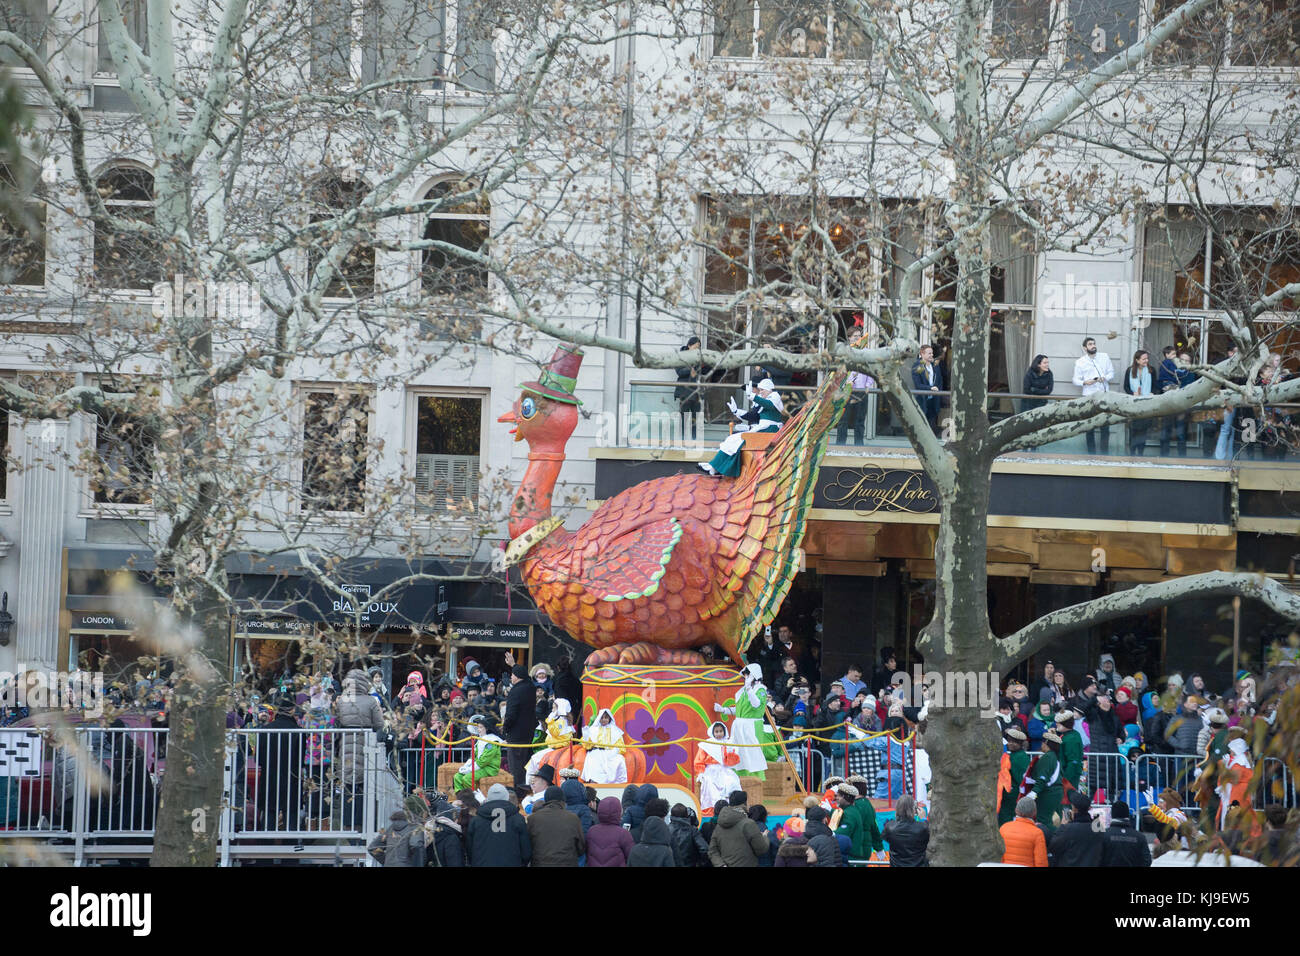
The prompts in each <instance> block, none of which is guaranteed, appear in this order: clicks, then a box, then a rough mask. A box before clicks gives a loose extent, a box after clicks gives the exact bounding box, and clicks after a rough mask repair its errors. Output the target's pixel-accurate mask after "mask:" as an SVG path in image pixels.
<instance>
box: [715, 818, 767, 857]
mask: <svg viewBox="0 0 1300 956" xmlns="http://www.w3.org/2000/svg"><path fill="white" fill-rule="evenodd" d="M767 851H768V840H767V834H766V833H764V832H763V828H762V827H760V826H759V825H758V824H757V823H755V822H754V821H753V820H751V819H750V818H749V816H748V814H746V813H745V811H744V810H742V809H741V808H739V807H724V808H723V809H722V812H721V813H719V814H718V823H717V826H715V827H714V828H713V838H712V839H711V840H710V841H709V861H710V862H711V863H712V864H713V865H714V866H758V858H759V857H760V856H762V855H764V854H765V853H767Z"/></svg>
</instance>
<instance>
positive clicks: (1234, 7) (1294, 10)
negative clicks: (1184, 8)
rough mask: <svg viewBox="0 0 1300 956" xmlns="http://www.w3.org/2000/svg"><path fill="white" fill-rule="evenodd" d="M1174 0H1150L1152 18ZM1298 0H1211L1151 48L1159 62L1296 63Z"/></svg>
mask: <svg viewBox="0 0 1300 956" xmlns="http://www.w3.org/2000/svg"><path fill="white" fill-rule="evenodd" d="M1180 5H1181V4H1180V2H1179V0H1156V3H1155V22H1157V23H1158V22H1159V21H1161V20H1163V19H1164V18H1165V17H1166V16H1168V15H1169V14H1170V13H1172V12H1173V11H1174V10H1176V9H1178V7H1179V6H1180ZM1298 44H1300V0H1250V2H1248V3H1242V2H1224V3H1220V4H1212V5H1211V6H1210V7H1209V8H1208V9H1206V10H1204V11H1203V12H1202V13H1201V14H1200V15H1199V16H1198V17H1197V18H1196V19H1195V20H1194V21H1193V22H1192V23H1191V24H1189V25H1188V26H1187V27H1185V28H1184V29H1183V30H1182V31H1180V32H1179V33H1178V34H1177V35H1175V36H1174V37H1172V38H1170V39H1169V40H1167V41H1166V42H1165V43H1164V45H1163V46H1162V47H1161V48H1160V49H1159V50H1158V51H1157V52H1156V55H1155V59H1156V61H1157V62H1163V63H1183V64H1189V65H1195V66H1217V65H1231V66H1247V67H1248V66H1296V65H1300V52H1298V50H1297V45H1298Z"/></svg>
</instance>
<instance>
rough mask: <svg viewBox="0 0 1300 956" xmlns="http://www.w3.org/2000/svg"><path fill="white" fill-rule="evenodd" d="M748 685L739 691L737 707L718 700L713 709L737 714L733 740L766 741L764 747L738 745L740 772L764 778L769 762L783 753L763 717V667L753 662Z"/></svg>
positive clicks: (746, 680) (749, 667) (746, 670)
mask: <svg viewBox="0 0 1300 956" xmlns="http://www.w3.org/2000/svg"><path fill="white" fill-rule="evenodd" d="M741 673H742V674H744V677H745V686H744V687H742V688H741V689H740V692H739V693H738V694H736V700H735V706H734V707H723V706H722V705H721V704H714V705H713V709H714V710H715V711H717V712H718V713H719V714H735V716H736V719H735V720H733V721H732V722H731V742H732V745H733V746H734V745H738V744H763V746H762V747H753V746H748V747H746V746H737V747H736V750H737V751H738V752H739V754H740V763H738V764H737V765H736V767H735V770H736V773H738V774H741V775H744V774H750V775H751V776H755V777H758V778H759V779H760V780H762V779H763V777H764V775H765V774H766V772H767V762H768V761H769V760H775V759H776V758H777V755H778V753H779V748H778V747H777V746H776V743H775V742H774V741H775V738H774V737H773V736H772V733H771V732H770V731H769V730H767V729H766V728H765V727H764V725H763V721H764V720H765V719H766V717H767V688H766V687H764V686H763V668H762V667H760V666H759V665H758V664H750V665H749V666H748V667H746V668H745V669H744V670H743V671H742V672H741Z"/></svg>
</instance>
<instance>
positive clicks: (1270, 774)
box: [1252, 757, 1297, 810]
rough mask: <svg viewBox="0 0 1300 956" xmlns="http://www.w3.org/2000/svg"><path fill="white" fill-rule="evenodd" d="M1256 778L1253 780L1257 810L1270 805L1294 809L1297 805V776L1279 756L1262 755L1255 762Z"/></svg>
mask: <svg viewBox="0 0 1300 956" xmlns="http://www.w3.org/2000/svg"><path fill="white" fill-rule="evenodd" d="M1255 778H1256V779H1255V780H1253V781H1252V783H1253V785H1254V788H1255V794H1254V803H1255V809H1256V810H1262V809H1264V808H1265V807H1268V806H1283V807H1286V808H1287V809H1292V808H1294V807H1295V806H1297V802H1296V790H1295V778H1294V777H1293V776H1292V774H1291V768H1290V767H1288V766H1287V765H1286V762H1285V761H1283V760H1282V759H1281V758H1278V757H1261V758H1260V759H1259V761H1258V762H1257V763H1256V764H1255Z"/></svg>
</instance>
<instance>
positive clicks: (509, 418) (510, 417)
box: [497, 408, 519, 441]
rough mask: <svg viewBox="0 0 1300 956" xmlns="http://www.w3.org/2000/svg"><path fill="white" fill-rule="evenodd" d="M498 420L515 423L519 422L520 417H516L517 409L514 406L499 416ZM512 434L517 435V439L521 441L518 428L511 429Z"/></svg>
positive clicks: (509, 423)
mask: <svg viewBox="0 0 1300 956" xmlns="http://www.w3.org/2000/svg"><path fill="white" fill-rule="evenodd" d="M497 421H498V422H501V423H503V424H506V425H514V424H518V422H519V419H518V418H516V417H515V410H514V409H513V408H512V409H510V411H508V412H506V413H505V414H504V415H502V416H501V417H500V418H498V419H497ZM510 434H512V435H514V436H515V441H519V430H518V429H517V428H512V429H510Z"/></svg>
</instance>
